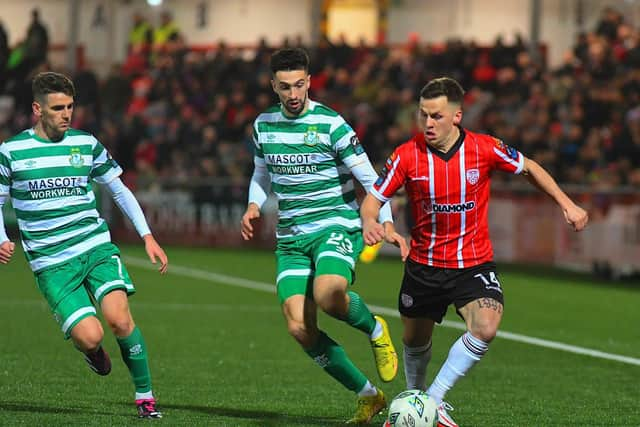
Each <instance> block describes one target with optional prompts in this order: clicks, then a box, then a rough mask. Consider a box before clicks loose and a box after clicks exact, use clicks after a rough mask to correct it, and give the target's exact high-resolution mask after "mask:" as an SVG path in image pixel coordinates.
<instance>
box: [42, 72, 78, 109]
mask: <svg viewBox="0 0 640 427" xmlns="http://www.w3.org/2000/svg"><path fill="white" fill-rule="evenodd" d="M31 91H32V92H33V99H35V100H36V101H38V102H40V103H44V101H46V96H47V95H48V94H50V93H64V94H65V95H69V96H71V97H74V96H76V88H75V87H74V86H73V82H72V81H71V79H70V78H69V77H67V76H65V75H64V74H60V73H54V72H53V71H44V72H42V73H38V74H36V76H35V77H34V78H33V80H32V81H31Z"/></svg>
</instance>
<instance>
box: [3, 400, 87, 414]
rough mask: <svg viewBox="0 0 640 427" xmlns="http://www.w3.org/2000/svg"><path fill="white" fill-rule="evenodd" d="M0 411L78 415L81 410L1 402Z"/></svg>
mask: <svg viewBox="0 0 640 427" xmlns="http://www.w3.org/2000/svg"><path fill="white" fill-rule="evenodd" d="M0 411H9V412H35V413H40V414H78V413H81V412H85V411H84V410H82V409H80V408H60V407H59V406H45V405H42V404H40V405H34V404H33V403H19V402H0Z"/></svg>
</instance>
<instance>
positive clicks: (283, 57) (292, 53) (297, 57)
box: [270, 47, 309, 75]
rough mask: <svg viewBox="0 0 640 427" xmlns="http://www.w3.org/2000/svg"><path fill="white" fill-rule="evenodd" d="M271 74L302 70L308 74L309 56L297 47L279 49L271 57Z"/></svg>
mask: <svg viewBox="0 0 640 427" xmlns="http://www.w3.org/2000/svg"><path fill="white" fill-rule="evenodd" d="M270 67H271V73H272V74H274V75H275V74H276V73H277V72H278V71H292V70H304V71H306V72H309V55H307V52H305V51H304V49H300V48H299V47H294V48H286V49H280V50H277V51H276V52H274V53H273V55H271V63H270Z"/></svg>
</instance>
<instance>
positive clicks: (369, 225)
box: [362, 221, 384, 246]
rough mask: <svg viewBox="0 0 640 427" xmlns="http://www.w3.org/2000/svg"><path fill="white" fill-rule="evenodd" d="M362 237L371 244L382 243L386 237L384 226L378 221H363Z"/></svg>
mask: <svg viewBox="0 0 640 427" xmlns="http://www.w3.org/2000/svg"><path fill="white" fill-rule="evenodd" d="M362 237H363V238H364V242H365V243H366V244H367V245H369V246H373V245H375V244H376V243H380V242H381V241H382V240H383V239H384V227H383V226H382V224H379V223H378V222H376V221H363V223H362Z"/></svg>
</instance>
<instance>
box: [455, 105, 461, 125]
mask: <svg viewBox="0 0 640 427" xmlns="http://www.w3.org/2000/svg"><path fill="white" fill-rule="evenodd" d="M460 122H462V110H461V109H460V108H456V112H455V113H454V114H453V124H454V125H459V124H460Z"/></svg>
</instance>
